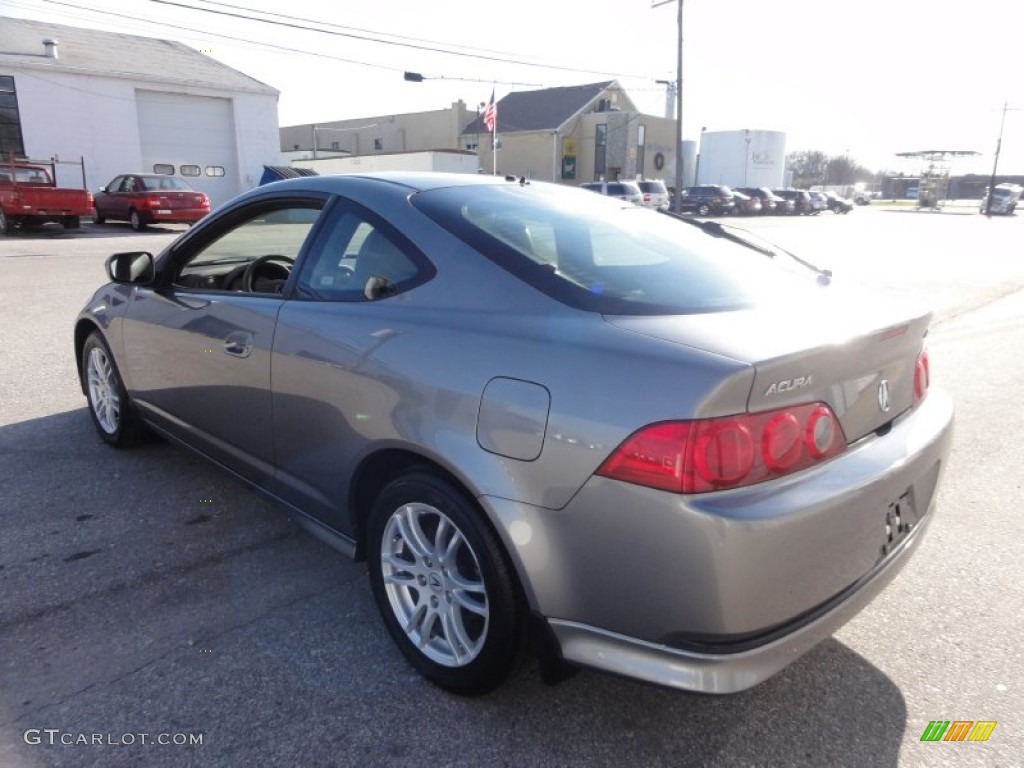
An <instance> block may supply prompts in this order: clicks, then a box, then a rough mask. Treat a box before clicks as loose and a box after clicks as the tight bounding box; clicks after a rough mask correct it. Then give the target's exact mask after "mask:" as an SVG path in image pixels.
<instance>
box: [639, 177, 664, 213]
mask: <svg viewBox="0 0 1024 768" xmlns="http://www.w3.org/2000/svg"><path fill="white" fill-rule="evenodd" d="M636 185H637V186H638V187H640V192H641V193H643V196H644V205H646V206H647V207H648V208H657V209H658V210H660V211H667V210H668V188H667V187H666V186H665V182H664V181H658V180H657V179H643V180H641V181H638V182H637V183H636Z"/></svg>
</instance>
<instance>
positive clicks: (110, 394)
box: [86, 347, 121, 435]
mask: <svg viewBox="0 0 1024 768" xmlns="http://www.w3.org/2000/svg"><path fill="white" fill-rule="evenodd" d="M86 375H87V377H88V384H89V405H90V406H91V407H92V411H93V414H94V415H95V416H96V421H97V423H98V424H99V426H100V428H101V429H102V430H103V431H104V432H106V433H107V434H108V435H114V434H116V433H117V429H118V427H119V426H120V424H121V398H120V397H119V396H118V393H117V392H118V385H117V378H116V376H117V374H116V373H115V372H114V367H113V365H112V364H111V362H110V358H108V357H107V354H106V352H105V351H104V350H103V349H102V348H100V347H93V348H92V349H90V350H89V357H88V363H87V368H86Z"/></svg>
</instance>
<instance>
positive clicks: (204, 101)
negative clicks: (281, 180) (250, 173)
mask: <svg viewBox="0 0 1024 768" xmlns="http://www.w3.org/2000/svg"><path fill="white" fill-rule="evenodd" d="M135 99H136V102H137V104H138V114H139V137H140V142H141V145H142V168H141V169H140V170H141V171H143V172H144V173H154V172H164V171H166V170H170V167H173V169H174V170H173V173H174V175H175V176H178V177H180V178H182V179H184V180H185V181H187V182H188V183H189V184H190V185H191V186H192V187H194V188H195V189H198V190H199V191H200V192H205V193H206V194H208V195H209V196H210V199H211V201H212V203H213V206H214V207H216V206H218V205H220V204H221V203H224V202H227V201H228V200H230V199H231V198H232V197H234V196H235V195H237V194H238V193H239V192H240V191H241V190H240V189H239V188H238V152H237V151H236V148H235V122H234V119H233V117H232V108H231V100H230V99H220V98H213V97H210V96H187V95H185V94H177V93H162V92H159V91H142V90H137V91H136V92H135ZM161 166H162V167H161Z"/></svg>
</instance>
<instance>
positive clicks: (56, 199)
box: [0, 160, 93, 235]
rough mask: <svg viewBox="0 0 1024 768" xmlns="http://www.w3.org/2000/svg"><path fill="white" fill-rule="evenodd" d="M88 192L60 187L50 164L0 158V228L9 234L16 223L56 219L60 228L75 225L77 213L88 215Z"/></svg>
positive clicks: (89, 214) (44, 221) (21, 224)
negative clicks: (0, 159) (61, 225)
mask: <svg viewBox="0 0 1024 768" xmlns="http://www.w3.org/2000/svg"><path fill="white" fill-rule="evenodd" d="M92 212H93V200H92V193H91V192H89V190H87V189H62V188H60V187H58V186H57V185H56V183H55V182H54V180H53V172H52V168H47V167H46V166H45V165H41V164H39V165H37V164H32V163H27V162H21V161H17V160H3V161H0V232H3V233H4V234H5V235H9V234H11V233H12V232H14V231H15V229H17V228H18V227H19V226H21V227H26V226H35V225H37V224H45V223H46V222H48V221H59V222H60V223H61V224H63V225H64V229H78V227H79V224H80V221H81V219H80V217H82V216H91V215H92Z"/></svg>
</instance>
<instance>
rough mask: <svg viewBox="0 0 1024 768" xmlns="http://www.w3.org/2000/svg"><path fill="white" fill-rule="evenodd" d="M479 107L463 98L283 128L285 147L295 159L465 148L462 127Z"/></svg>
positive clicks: (283, 147) (282, 134)
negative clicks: (448, 103) (445, 105)
mask: <svg viewBox="0 0 1024 768" xmlns="http://www.w3.org/2000/svg"><path fill="white" fill-rule="evenodd" d="M474 118H476V111H475V110H469V109H467V108H466V104H465V103H464V102H463V101H461V100H459V101H457V102H455V103H454V104H452V105H451V107H449V108H448V109H436V110H432V111H429V112H410V113H407V114H404V115H381V116H379V117H360V118H356V119H353V120H334V121H332V122H329V123H306V124H305V125H290V126H285V127H283V128H281V151H282V152H285V153H287V154H288V155H289V156H291V157H292V158H293V159H297V158H302V159H312V158H322V157H332V156H333V157H337V156H355V155H363V156H365V155H379V154H394V153H397V152H420V151H425V150H432V149H461V148H462V147H460V145H459V136H460V134H461V133H462V129H463V128H465V127H466V125H468V124H469V122H470V121H472V120H473V119H474Z"/></svg>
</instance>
